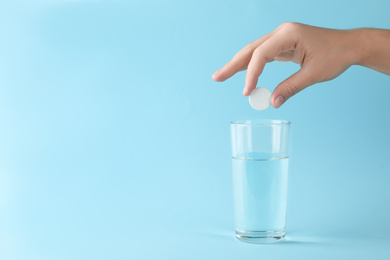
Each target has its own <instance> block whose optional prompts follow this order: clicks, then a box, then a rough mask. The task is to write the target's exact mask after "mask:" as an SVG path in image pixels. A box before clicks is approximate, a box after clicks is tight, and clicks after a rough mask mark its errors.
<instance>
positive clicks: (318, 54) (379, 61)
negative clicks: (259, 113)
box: [212, 22, 390, 108]
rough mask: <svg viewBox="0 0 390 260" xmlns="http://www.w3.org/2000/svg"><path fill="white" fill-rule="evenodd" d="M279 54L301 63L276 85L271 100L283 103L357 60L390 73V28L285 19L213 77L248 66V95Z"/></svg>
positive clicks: (282, 58)
mask: <svg viewBox="0 0 390 260" xmlns="http://www.w3.org/2000/svg"><path fill="white" fill-rule="evenodd" d="M274 60H277V61H292V62H295V63H297V64H300V66H301V69H300V70H299V71H297V72H296V73H295V74H293V75H291V76H290V77H289V78H287V79H286V80H284V81H283V82H281V83H280V84H279V85H278V86H277V87H276V88H275V90H274V92H273V94H272V97H271V104H272V106H274V107H275V108H278V107H280V106H281V105H282V104H284V103H285V102H286V101H287V100H288V99H289V98H290V97H292V96H294V95H295V94H297V93H298V92H300V91H301V90H303V89H305V88H306V87H308V86H311V85H313V84H316V83H319V82H324V81H328V80H332V79H334V78H336V77H337V76H339V75H340V74H342V73H343V72H344V71H345V70H347V69H348V68H349V67H350V66H352V65H361V66H365V67H368V68H371V69H374V70H376V71H379V72H382V73H385V74H388V75H390V30H384V29H371V28H359V29H353V30H334V29H328V28H320V27H314V26H309V25H305V24H299V23H292V22H287V23H283V24H281V25H280V26H279V27H278V28H276V29H275V30H274V31H273V32H271V33H269V34H267V35H264V36H262V37H260V38H259V39H257V40H255V41H254V42H251V43H249V44H248V45H247V46H245V47H244V48H243V49H242V50H240V51H239V52H238V53H237V54H236V55H235V56H234V57H233V59H232V60H230V61H229V62H228V63H227V64H226V65H225V66H223V67H222V68H221V69H219V70H218V71H216V72H215V73H214V75H213V76H212V77H213V79H214V80H215V81H225V80H226V79H228V78H230V77H231V76H233V75H234V74H235V73H237V72H238V71H242V70H247V73H246V78H245V87H244V91H243V95H244V96H248V95H249V94H250V93H251V92H252V90H254V89H255V88H256V85H257V82H258V78H259V76H260V75H261V73H262V72H263V69H264V67H265V65H266V64H267V63H268V62H272V61H274Z"/></svg>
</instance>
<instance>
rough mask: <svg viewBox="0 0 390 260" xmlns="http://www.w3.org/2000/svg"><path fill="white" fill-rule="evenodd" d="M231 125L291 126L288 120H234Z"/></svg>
mask: <svg viewBox="0 0 390 260" xmlns="http://www.w3.org/2000/svg"><path fill="white" fill-rule="evenodd" d="M230 124H231V125H290V124H291V122H290V121H288V120H279V119H248V120H234V121H231V122H230Z"/></svg>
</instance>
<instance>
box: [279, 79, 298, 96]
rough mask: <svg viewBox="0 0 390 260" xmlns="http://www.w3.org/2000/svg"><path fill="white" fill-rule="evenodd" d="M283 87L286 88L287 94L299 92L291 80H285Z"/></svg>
mask: <svg viewBox="0 0 390 260" xmlns="http://www.w3.org/2000/svg"><path fill="white" fill-rule="evenodd" d="M283 88H284V89H285V90H286V92H287V94H288V95H289V96H294V95H295V94H297V93H298V92H299V88H298V86H297V85H295V84H293V83H291V82H285V83H284V87H283Z"/></svg>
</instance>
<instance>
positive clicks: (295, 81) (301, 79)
mask: <svg viewBox="0 0 390 260" xmlns="http://www.w3.org/2000/svg"><path fill="white" fill-rule="evenodd" d="M314 83H315V82H314V80H313V76H312V74H311V73H309V71H308V70H307V69H300V70H299V71H297V72H296V73H295V74H293V75H291V76H290V77H289V78H287V79H286V80H285V81H283V82H282V83H280V84H279V85H278V86H277V87H276V88H275V90H274V93H273V94H272V97H271V103H272V106H273V107H274V108H279V107H280V106H281V105H283V104H284V103H285V102H286V101H287V100H288V99H289V98H290V97H292V96H294V95H295V94H297V93H298V92H299V91H301V90H303V89H305V88H306V87H308V86H310V85H312V84H314Z"/></svg>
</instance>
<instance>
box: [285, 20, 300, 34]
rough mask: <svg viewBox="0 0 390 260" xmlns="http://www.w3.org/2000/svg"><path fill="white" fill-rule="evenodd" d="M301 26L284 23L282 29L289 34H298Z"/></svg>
mask: <svg viewBox="0 0 390 260" xmlns="http://www.w3.org/2000/svg"><path fill="white" fill-rule="evenodd" d="M300 27H301V24H299V23H295V22H284V23H282V25H281V29H283V30H285V31H286V32H288V33H297V32H298V31H299V30H300Z"/></svg>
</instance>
